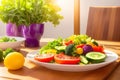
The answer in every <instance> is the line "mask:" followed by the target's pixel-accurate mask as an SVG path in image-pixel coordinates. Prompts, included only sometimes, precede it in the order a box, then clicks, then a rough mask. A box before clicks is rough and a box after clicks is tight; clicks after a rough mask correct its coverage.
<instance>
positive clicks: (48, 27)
mask: <svg viewBox="0 0 120 80" xmlns="http://www.w3.org/2000/svg"><path fill="white" fill-rule="evenodd" d="M56 3H57V4H58V5H59V6H60V7H61V9H62V10H61V12H60V13H61V14H62V15H63V16H64V19H63V20H61V23H60V24H59V25H58V26H56V27H53V25H52V24H50V23H46V24H45V30H44V34H43V37H47V38H57V37H59V36H62V37H63V38H66V37H68V36H70V35H72V34H73V33H74V30H73V29H74V0H57V1H56ZM90 6H120V1H119V0H80V21H81V22H80V28H81V29H80V30H81V31H80V32H81V34H85V33H86V27H87V19H88V12H89V7H90ZM5 30H6V29H5V24H4V23H2V22H0V36H1V35H6V31H5Z"/></svg>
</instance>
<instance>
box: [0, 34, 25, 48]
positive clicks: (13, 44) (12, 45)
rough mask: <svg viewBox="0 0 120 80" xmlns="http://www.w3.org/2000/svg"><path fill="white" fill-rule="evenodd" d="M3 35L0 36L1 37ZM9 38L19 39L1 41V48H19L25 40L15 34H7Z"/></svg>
mask: <svg viewBox="0 0 120 80" xmlns="http://www.w3.org/2000/svg"><path fill="white" fill-rule="evenodd" d="M1 37H3V36H0V38H1ZM6 37H8V38H15V39H16V40H17V41H16V42H0V49H6V48H13V49H16V48H19V47H21V44H22V43H23V42H24V41H25V39H24V38H22V37H13V36H6Z"/></svg>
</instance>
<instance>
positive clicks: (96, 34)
mask: <svg viewBox="0 0 120 80" xmlns="http://www.w3.org/2000/svg"><path fill="white" fill-rule="evenodd" d="M86 34H87V35H89V36H91V37H93V38H94V39H97V40H109V41H120V6H107V7H106V6H94V7H90V8H89V15H88V24H87V31H86Z"/></svg>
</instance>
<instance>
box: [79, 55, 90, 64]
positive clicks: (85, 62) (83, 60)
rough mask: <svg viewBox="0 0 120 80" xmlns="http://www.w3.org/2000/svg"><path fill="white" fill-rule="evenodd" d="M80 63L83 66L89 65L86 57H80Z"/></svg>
mask: <svg viewBox="0 0 120 80" xmlns="http://www.w3.org/2000/svg"><path fill="white" fill-rule="evenodd" d="M80 61H81V62H82V63H83V64H88V60H87V59H86V57H85V56H82V55H81V56H80Z"/></svg>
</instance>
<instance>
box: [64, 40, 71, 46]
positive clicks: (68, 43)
mask: <svg viewBox="0 0 120 80" xmlns="http://www.w3.org/2000/svg"><path fill="white" fill-rule="evenodd" d="M70 44H73V41H72V40H69V41H64V42H63V45H66V46H68V45H70Z"/></svg>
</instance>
